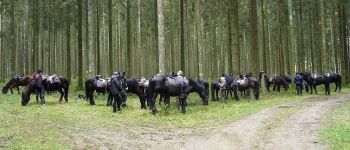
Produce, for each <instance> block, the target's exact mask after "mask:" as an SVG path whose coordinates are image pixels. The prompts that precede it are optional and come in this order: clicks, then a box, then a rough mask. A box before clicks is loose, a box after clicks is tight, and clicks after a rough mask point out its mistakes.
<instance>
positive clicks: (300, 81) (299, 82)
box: [294, 73, 303, 95]
mask: <svg viewBox="0 0 350 150" xmlns="http://www.w3.org/2000/svg"><path fill="white" fill-rule="evenodd" d="M294 83H295V85H296V89H297V94H298V95H299V94H300V95H302V94H303V77H301V75H300V74H298V73H297V74H296V76H295V78H294Z"/></svg>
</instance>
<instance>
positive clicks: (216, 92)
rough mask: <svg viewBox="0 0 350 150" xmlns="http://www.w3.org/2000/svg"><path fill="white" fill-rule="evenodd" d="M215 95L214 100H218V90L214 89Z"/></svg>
mask: <svg viewBox="0 0 350 150" xmlns="http://www.w3.org/2000/svg"><path fill="white" fill-rule="evenodd" d="M215 95H216V98H215V101H219V90H215Z"/></svg>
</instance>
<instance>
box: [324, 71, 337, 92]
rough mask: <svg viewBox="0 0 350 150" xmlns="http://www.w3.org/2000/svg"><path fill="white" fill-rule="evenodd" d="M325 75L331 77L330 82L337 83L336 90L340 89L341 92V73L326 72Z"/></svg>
mask: <svg viewBox="0 0 350 150" xmlns="http://www.w3.org/2000/svg"><path fill="white" fill-rule="evenodd" d="M325 75H326V76H327V77H328V78H329V83H334V84H335V90H334V92H336V91H337V90H338V89H339V92H340V90H341V75H340V74H338V73H325Z"/></svg>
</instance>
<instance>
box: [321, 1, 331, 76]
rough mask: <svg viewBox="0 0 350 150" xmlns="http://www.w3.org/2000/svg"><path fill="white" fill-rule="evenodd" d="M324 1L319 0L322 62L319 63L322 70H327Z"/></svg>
mask: <svg viewBox="0 0 350 150" xmlns="http://www.w3.org/2000/svg"><path fill="white" fill-rule="evenodd" d="M324 3H325V1H324V0H321V1H320V14H321V20H320V22H321V23H320V24H321V34H322V60H323V62H322V63H321V65H322V70H323V71H322V72H324V71H326V72H328V71H329V61H328V51H327V45H326V30H325V24H326V22H325V7H324V5H325V4H324Z"/></svg>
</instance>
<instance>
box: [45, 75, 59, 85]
mask: <svg viewBox="0 0 350 150" xmlns="http://www.w3.org/2000/svg"><path fill="white" fill-rule="evenodd" d="M47 81H49V82H50V83H61V80H60V78H59V77H58V76H57V75H55V74H53V75H51V76H49V77H47Z"/></svg>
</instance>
